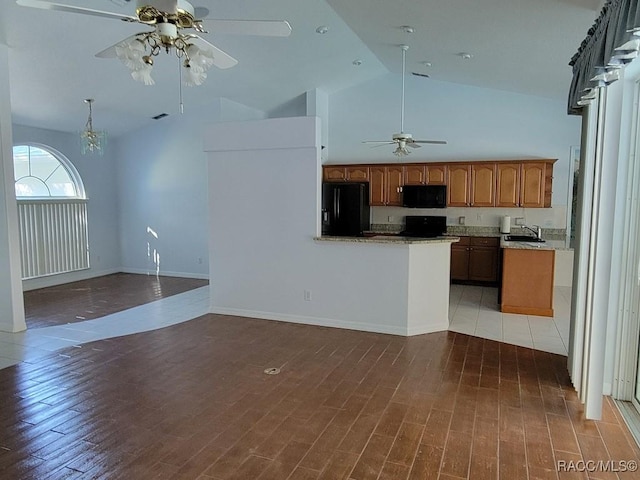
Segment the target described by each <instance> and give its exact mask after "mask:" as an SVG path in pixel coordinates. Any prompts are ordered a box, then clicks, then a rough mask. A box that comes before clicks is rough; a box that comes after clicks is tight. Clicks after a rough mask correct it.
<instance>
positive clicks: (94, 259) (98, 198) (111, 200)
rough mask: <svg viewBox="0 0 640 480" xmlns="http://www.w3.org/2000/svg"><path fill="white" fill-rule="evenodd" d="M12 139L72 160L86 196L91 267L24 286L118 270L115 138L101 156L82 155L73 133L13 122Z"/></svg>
mask: <svg viewBox="0 0 640 480" xmlns="http://www.w3.org/2000/svg"><path fill="white" fill-rule="evenodd" d="M13 143H14V145H17V144H24V143H30V144H34V143H35V144H40V145H44V146H48V147H52V148H54V149H55V150H57V151H59V152H60V153H62V154H63V155H64V156H66V157H67V158H68V159H69V160H70V161H71V163H73V165H74V167H75V168H76V170H78V173H79V174H80V177H81V178H82V182H83V184H84V188H85V192H86V195H87V198H88V199H89V201H88V204H87V208H88V219H89V261H90V265H91V268H90V269H89V270H82V271H79V272H72V273H66V274H60V275H52V276H49V277H43V278H38V279H33V280H26V281H24V282H23V286H24V289H25V290H29V289H33V288H40V287H45V286H50V285H57V284H61V283H67V282H73V281H76V280H80V279H84V278H89V277H95V276H100V275H105V274H108V273H113V272H117V271H119V269H120V249H119V245H118V243H119V237H118V191H117V188H116V161H115V159H116V151H117V150H118V142H117V140H113V139H111V140H109V143H108V144H107V149H106V151H105V154H104V156H99V155H82V154H81V153H80V143H79V141H78V137H77V136H76V135H75V134H71V133H64V132H56V131H53V130H44V129H39V128H33V127H25V126H22V125H13Z"/></svg>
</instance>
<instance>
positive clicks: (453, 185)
mask: <svg viewBox="0 0 640 480" xmlns="http://www.w3.org/2000/svg"><path fill="white" fill-rule="evenodd" d="M447 171H448V175H447V206H448V207H493V206H494V203H495V189H496V178H495V177H496V173H495V172H496V166H495V164H494V163H479V164H468V163H459V164H457V163H452V164H449V166H448V170H447Z"/></svg>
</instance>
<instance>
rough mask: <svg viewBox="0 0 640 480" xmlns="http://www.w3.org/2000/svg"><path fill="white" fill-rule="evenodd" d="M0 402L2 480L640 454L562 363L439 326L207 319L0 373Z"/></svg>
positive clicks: (425, 467) (574, 474)
mask: <svg viewBox="0 0 640 480" xmlns="http://www.w3.org/2000/svg"><path fill="white" fill-rule="evenodd" d="M269 367H278V368H280V369H281V373H280V374H277V375H266V374H265V373H264V370H265V369H266V368H269ZM0 405H1V408H0V478H7V479H47V478H51V479H58V478H83V479H84V478H91V479H94V478H95V479H115V478H123V479H124V478H126V479H151V478H165V479H166V478H176V479H202V480H204V479H218V480H222V479H242V480H244V479H248V480H253V479H259V480H267V479H277V480H285V479H289V480H294V479H297V480H300V479H307V480H311V479H341V478H342V479H358V480H360V479H363V480H364V479H385V480H387V479H388V480H403V479H412V480H416V479H421V480H422V479H441V480H455V479H461V478H462V479H466V478H468V479H473V480H482V479H498V478H499V479H505V480H507V479H508V480H534V479H535V480H537V479H559V480H562V479H574V478H579V479H583V478H584V479H586V478H590V479H615V478H621V479H632V478H638V474H637V473H635V472H611V471H609V472H602V471H599V470H598V468H597V465H596V466H595V468H594V471H592V472H590V473H586V472H580V471H567V472H564V471H560V472H557V470H558V466H559V465H560V467H562V468H564V469H565V470H568V469H569V467H570V466H571V465H574V466H575V469H574V470H579V469H580V468H581V467H580V466H581V465H582V466H583V467H584V466H585V465H583V464H581V463H576V462H578V461H596V462H597V461H602V462H603V463H602V465H609V467H610V468H613V467H618V466H619V464H618V463H613V464H605V462H607V461H608V460H613V461H614V462H619V461H631V460H633V461H638V460H640V450H639V449H638V447H637V446H636V445H635V443H634V442H633V439H632V438H631V436H630V434H629V432H628V430H627V428H626V427H625V426H624V424H623V423H622V421H621V419H620V416H619V414H618V412H617V410H616V408H615V407H614V406H613V405H612V403H611V402H610V401H609V399H607V401H606V402H605V410H604V416H603V419H602V421H598V422H594V421H588V420H585V419H584V418H583V416H582V407H581V404H580V402H579V401H578V400H577V398H576V395H575V393H574V391H573V388H572V387H571V385H570V382H569V379H568V375H567V371H566V357H563V356H560V355H555V354H551V353H546V352H541V351H536V350H532V349H529V348H524V347H517V346H514V345H508V344H504V343H499V342H496V341H492V340H486V339H481V338H476V337H470V336H467V335H464V334H460V333H454V332H443V333H436V334H429V335H421V336H416V337H409V338H404V337H396V336H390V335H381V334H372V333H364V332H356V331H349V330H341V329H332V328H322V327H314V326H307V325H296V324H290V323H284V322H282V323H281V322H272V321H265V320H256V319H247V318H240V317H230V316H220V315H205V316H203V317H199V318H197V319H194V320H191V321H188V322H185V323H181V324H178V325H174V326H171V327H167V328H164V329H160V330H155V331H152V332H145V333H140V334H136V335H129V336H125V337H119V338H112V339H107V340H100V341H97V342H93V343H89V344H84V345H82V346H80V347H75V348H66V349H64V350H61V351H59V352H58V353H57V354H52V355H50V356H47V357H44V358H42V359H39V360H38V361H37V362H34V363H31V364H29V363H22V364H20V365H17V366H14V367H9V368H5V369H3V370H0ZM558 462H565V463H560V464H559V463H558ZM569 462H573V463H569ZM586 465H592V466H593V464H586ZM562 468H561V469H562ZM600 470H602V467H601V468H600Z"/></svg>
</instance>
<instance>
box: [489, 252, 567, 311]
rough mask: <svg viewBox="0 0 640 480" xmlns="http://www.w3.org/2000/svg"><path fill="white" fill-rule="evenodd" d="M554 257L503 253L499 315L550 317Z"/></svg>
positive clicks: (527, 253) (540, 253) (545, 253)
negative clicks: (515, 314)
mask: <svg viewBox="0 0 640 480" xmlns="http://www.w3.org/2000/svg"><path fill="white" fill-rule="evenodd" d="M555 253H556V252H555V251H554V250H537V249H517V248H504V249H503V251H502V257H503V260H502V265H503V269H502V288H501V290H500V311H501V312H504V313H520V314H524V315H539V316H545V317H553V277H554V268H555V267H554V266H555ZM523 272H526V273H525V274H523Z"/></svg>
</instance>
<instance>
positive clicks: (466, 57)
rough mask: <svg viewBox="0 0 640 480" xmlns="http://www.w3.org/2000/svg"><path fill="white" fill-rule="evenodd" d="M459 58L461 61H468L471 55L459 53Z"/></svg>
mask: <svg viewBox="0 0 640 480" xmlns="http://www.w3.org/2000/svg"><path fill="white" fill-rule="evenodd" d="M458 56H459V57H461V58H462V59H463V60H469V59H471V58H473V55H471V54H470V53H467V52H460V53H459V54H458Z"/></svg>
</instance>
